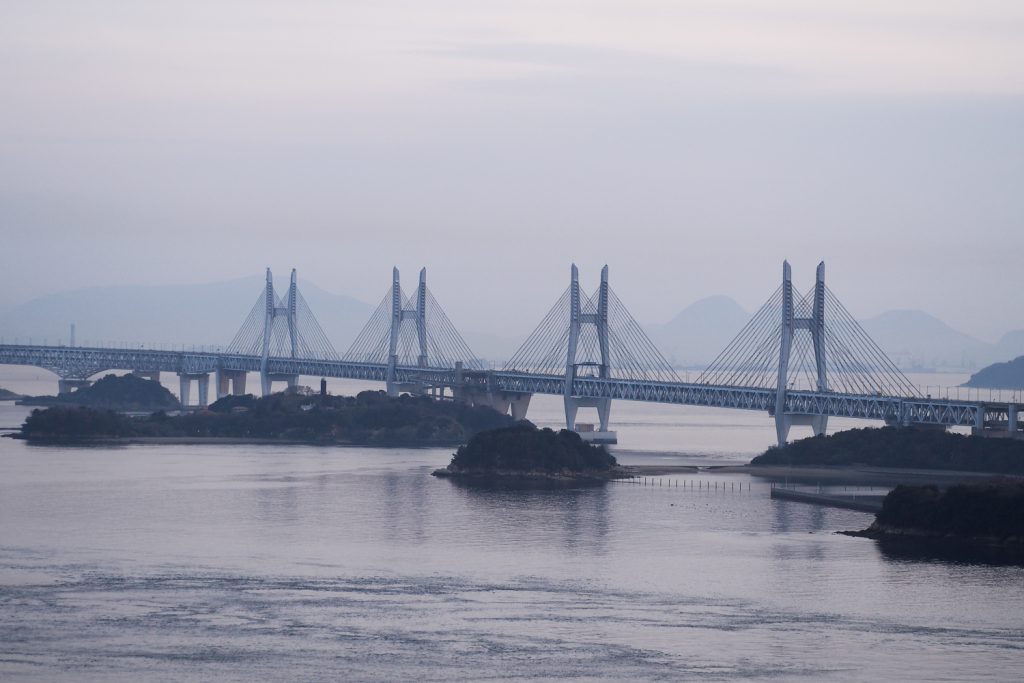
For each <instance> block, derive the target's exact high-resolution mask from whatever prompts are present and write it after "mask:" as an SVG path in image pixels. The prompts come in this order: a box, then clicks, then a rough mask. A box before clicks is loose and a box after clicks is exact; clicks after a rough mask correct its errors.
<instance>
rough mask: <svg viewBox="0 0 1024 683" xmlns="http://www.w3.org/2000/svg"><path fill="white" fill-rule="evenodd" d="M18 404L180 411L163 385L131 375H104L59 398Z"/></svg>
mask: <svg viewBox="0 0 1024 683" xmlns="http://www.w3.org/2000/svg"><path fill="white" fill-rule="evenodd" d="M18 405H23V406H85V407H86V408H93V409H96V410H117V411H121V412H128V413H152V412H156V411H158V410H178V409H179V408H181V404H180V403H179V402H178V399H177V398H175V396H174V394H172V393H171V392H170V391H168V390H167V388H166V387H164V386H163V385H162V384H160V383H159V382H154V381H153V380H149V379H143V378H142V377H138V376H136V375H132V374H127V375H120V376H119V375H106V376H105V377H103V378H101V379H99V380H97V381H96V383H95V384H93V385H92V386H88V387H83V388H81V389H79V390H78V391H73V392H71V393H67V394H60V395H58V396H26V397H22V398H21V400H20V401H18Z"/></svg>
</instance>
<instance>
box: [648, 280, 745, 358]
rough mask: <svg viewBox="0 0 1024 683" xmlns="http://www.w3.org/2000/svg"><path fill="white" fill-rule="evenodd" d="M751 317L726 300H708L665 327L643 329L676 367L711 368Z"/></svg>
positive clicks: (735, 304) (675, 318)
mask: <svg viewBox="0 0 1024 683" xmlns="http://www.w3.org/2000/svg"><path fill="white" fill-rule="evenodd" d="M749 318H750V314H749V313H747V312H746V311H745V310H743V308H742V307H741V306H740V305H739V304H738V303H736V301H735V300H733V299H731V298H729V297H727V296H709V297H707V298H705V299H700V300H699V301H695V302H694V303H692V304H690V305H689V306H687V307H686V308H684V309H683V310H682V311H680V312H679V313H678V314H677V315H676V316H675V317H674V318H672V320H670V321H668V322H667V323H665V324H664V325H646V326H645V327H644V329H645V330H646V331H647V334H648V335H649V336H650V337H651V341H653V342H654V344H655V346H657V347H658V349H659V350H661V352H662V353H663V354H665V358H666V359H667V360H668V361H669V362H670V363H672V364H673V365H674V366H676V367H699V368H703V367H705V366H707V365H708V363H710V362H711V361H712V360H714V359H715V357H716V356H717V355H718V354H719V353H721V352H722V350H723V349H725V347H726V346H727V345H728V344H729V342H730V341H732V339H733V337H735V336H736V335H737V334H738V333H739V331H740V330H741V329H742V328H743V326H744V325H745V324H746V323H747V320H748V319H749Z"/></svg>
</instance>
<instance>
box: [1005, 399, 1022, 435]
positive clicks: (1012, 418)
mask: <svg viewBox="0 0 1024 683" xmlns="http://www.w3.org/2000/svg"><path fill="white" fill-rule="evenodd" d="M1019 409H1020V406H1018V405H1016V404H1014V403H1011V404H1010V409H1009V411H1008V412H1007V418H1008V419H1007V424H1006V429H1007V431H1009V432H1010V435H1011V436H1017V425H1018V420H1017V415H1018V412H1017V411H1018V410H1019Z"/></svg>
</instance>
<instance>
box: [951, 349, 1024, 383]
mask: <svg viewBox="0 0 1024 683" xmlns="http://www.w3.org/2000/svg"><path fill="white" fill-rule="evenodd" d="M964 386H965V387H981V388H984V389H1022V388H1024V356H1020V357H1019V358H1015V359H1014V360H1011V361H1007V362H1005V363H993V364H992V365H989V366H988V367H985V368H982V369H981V370H979V371H978V372H976V373H974V374H973V375H971V378H970V379H969V380H967V381H966V382H964Z"/></svg>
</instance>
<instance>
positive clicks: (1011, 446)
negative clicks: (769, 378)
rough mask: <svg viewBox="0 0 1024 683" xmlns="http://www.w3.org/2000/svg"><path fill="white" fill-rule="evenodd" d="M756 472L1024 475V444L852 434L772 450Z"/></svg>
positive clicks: (899, 432)
mask: <svg viewBox="0 0 1024 683" xmlns="http://www.w3.org/2000/svg"><path fill="white" fill-rule="evenodd" d="M750 464H751V465H752V466H755V467H756V466H760V465H784V466H789V467H815V466H826V467H849V466H855V465H861V466H865V465H866V466H870V467H888V468H905V469H919V470H956V471H960V472H987V473H994V474H1019V475H1024V441H1022V440H1020V439H999V438H987V437H982V436H967V435H964V434H956V433H953V432H946V431H944V430H941V429H919V428H914V427H899V428H897V427H881V428H874V427H868V428H862V429H850V430H846V431H842V432H836V433H835V434H831V435H829V436H813V437H809V438H806V439H800V440H799V441H794V442H792V443H790V444H787V445H785V446H783V447H781V448H780V447H778V446H773V447H772V448H769V449H768V450H767V451H765V452H764V453H763V454H761V455H759V456H757V457H756V458H754V459H753V460H751V461H750Z"/></svg>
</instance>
